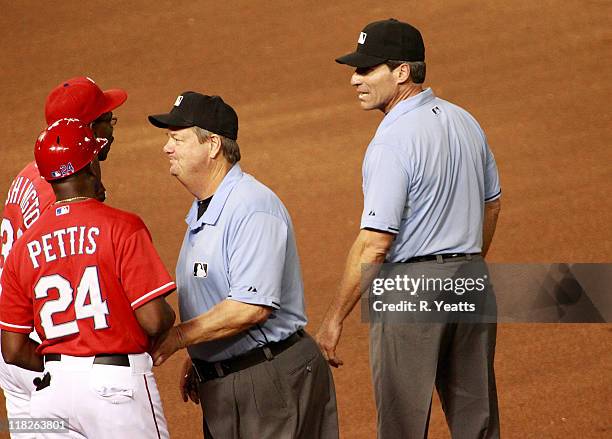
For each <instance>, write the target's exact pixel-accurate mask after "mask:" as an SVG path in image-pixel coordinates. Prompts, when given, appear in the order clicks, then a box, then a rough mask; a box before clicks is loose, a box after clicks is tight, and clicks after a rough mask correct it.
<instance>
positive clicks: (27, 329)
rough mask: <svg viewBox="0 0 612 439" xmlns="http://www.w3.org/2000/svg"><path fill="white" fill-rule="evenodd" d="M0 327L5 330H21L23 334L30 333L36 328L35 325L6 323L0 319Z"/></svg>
mask: <svg viewBox="0 0 612 439" xmlns="http://www.w3.org/2000/svg"><path fill="white" fill-rule="evenodd" d="M0 329H2V330H3V331H10V332H19V333H21V334H29V333H30V332H32V331H33V330H34V327H33V326H24V325H14V324H12V323H6V322H2V321H0Z"/></svg>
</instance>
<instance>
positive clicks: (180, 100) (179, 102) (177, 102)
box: [174, 96, 183, 107]
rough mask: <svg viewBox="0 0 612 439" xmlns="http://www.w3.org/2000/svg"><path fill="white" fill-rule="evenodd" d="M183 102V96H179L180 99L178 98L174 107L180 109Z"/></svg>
mask: <svg viewBox="0 0 612 439" xmlns="http://www.w3.org/2000/svg"><path fill="white" fill-rule="evenodd" d="M181 102H183V96H179V97H178V98H176V101H174V106H175V107H178V106H179V105H181Z"/></svg>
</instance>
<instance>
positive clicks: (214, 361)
mask: <svg viewBox="0 0 612 439" xmlns="http://www.w3.org/2000/svg"><path fill="white" fill-rule="evenodd" d="M149 121H150V122H151V123H152V124H153V125H155V126H156V127H159V128H165V129H166V130H167V135H168V141H167V143H166V145H165V146H164V152H165V153H166V154H167V155H168V158H169V159H170V173H171V174H172V175H174V176H175V177H176V178H177V179H178V180H179V181H180V182H181V183H182V184H183V185H184V186H185V188H186V189H187V190H188V191H189V192H190V193H191V194H193V196H194V197H195V200H194V201H193V204H192V206H191V210H190V211H189V213H188V214H187V218H186V221H187V231H186V233H185V238H184V240H183V247H182V249H181V254H180V256H179V260H178V262H177V265H176V279H177V286H178V291H179V304H180V315H181V320H182V323H181V324H180V325H178V326H175V327H174V328H172V329H171V330H170V331H169V333H168V334H167V336H166V337H165V338H164V339H163V340H162V341H161V343H160V344H159V345H158V346H157V348H156V349H154V351H153V358H154V360H155V364H156V365H159V364H161V363H163V362H164V361H165V360H166V359H167V358H168V357H169V356H170V355H172V354H173V353H174V352H176V351H177V350H178V349H180V348H185V347H187V349H188V351H189V355H190V357H191V358H190V359H189V358H187V359H186V361H185V363H184V368H183V373H182V375H181V376H182V382H181V388H182V392H183V399H184V400H185V401H187V396H189V397H190V398H191V399H192V400H193V401H194V402H198V401H199V402H201V403H202V409H203V411H204V437H205V438H207V439H210V438H214V439H233V438H235V439H238V438H274V439H276V438H279V439H280V438H282V439H289V438H303V439H316V438H330V439H332V438H337V437H338V421H337V413H336V396H335V391H334V384H333V378H332V374H331V370H330V368H329V365H328V364H327V363H326V361H325V359H324V358H323V355H322V354H321V351H320V350H319V348H318V346H317V344H316V343H315V341H314V340H313V339H312V338H311V337H310V336H309V335H308V334H307V333H306V332H305V331H304V329H303V327H304V325H305V324H306V316H305V313H304V288H303V284H302V275H301V271H300V263H299V258H298V253H297V248H296V243H295V238H294V233H293V225H292V223H291V219H290V217H289V213H288V212H287V210H286V209H285V206H284V205H283V203H282V202H281V201H280V199H279V198H278V197H277V196H276V194H274V193H273V192H272V191H271V190H270V189H268V188H267V187H266V186H264V185H263V184H261V183H260V182H258V181H257V180H255V178H253V177H252V176H250V175H249V174H246V173H244V172H243V171H242V169H241V168H240V165H239V164H238V161H239V160H240V149H239V147H238V143H237V142H236V139H237V137H238V116H237V114H236V112H235V111H234V109H233V108H232V107H230V106H229V105H228V104H226V103H225V102H224V101H223V99H221V98H220V97H218V96H206V95H202V94H200V93H195V92H185V93H182V94H181V95H180V96H179V97H178V98H177V99H176V101H175V103H174V106H173V108H172V110H171V111H170V113H167V114H159V115H154V116H149ZM192 363H193V367H192ZM196 388H197V390H196Z"/></svg>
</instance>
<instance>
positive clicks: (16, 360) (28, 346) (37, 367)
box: [5, 339, 44, 372]
mask: <svg viewBox="0 0 612 439" xmlns="http://www.w3.org/2000/svg"><path fill="white" fill-rule="evenodd" d="M37 347H38V343H36V342H35V341H34V340H30V339H28V341H26V342H25V343H24V344H23V345H21V347H20V348H19V351H18V352H16V353H15V354H14V355H11V356H6V357H8V359H7V358H6V357H5V360H6V362H7V363H9V364H12V365H14V366H17V367H21V368H22V369H28V370H33V371H35V372H42V371H43V369H44V361H43V357H41V356H40V355H38V354H37V353H36V348H37Z"/></svg>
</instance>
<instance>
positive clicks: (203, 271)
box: [193, 262, 208, 278]
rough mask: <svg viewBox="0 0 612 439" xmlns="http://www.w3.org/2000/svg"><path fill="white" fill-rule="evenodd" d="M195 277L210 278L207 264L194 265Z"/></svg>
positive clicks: (197, 263) (198, 263)
mask: <svg viewBox="0 0 612 439" xmlns="http://www.w3.org/2000/svg"><path fill="white" fill-rule="evenodd" d="M193 275H194V277H200V278H204V277H208V264H207V263H206V262H196V263H194V264H193Z"/></svg>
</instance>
